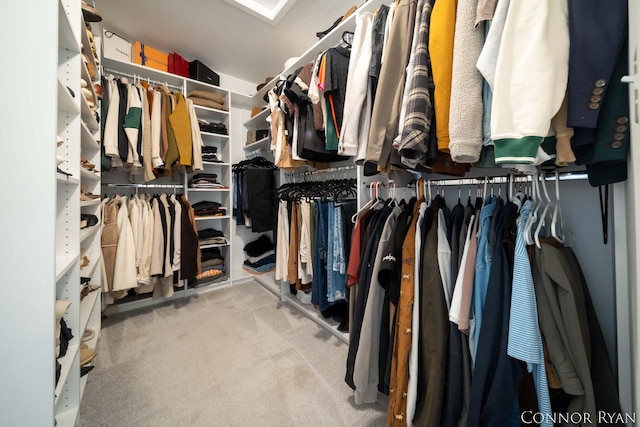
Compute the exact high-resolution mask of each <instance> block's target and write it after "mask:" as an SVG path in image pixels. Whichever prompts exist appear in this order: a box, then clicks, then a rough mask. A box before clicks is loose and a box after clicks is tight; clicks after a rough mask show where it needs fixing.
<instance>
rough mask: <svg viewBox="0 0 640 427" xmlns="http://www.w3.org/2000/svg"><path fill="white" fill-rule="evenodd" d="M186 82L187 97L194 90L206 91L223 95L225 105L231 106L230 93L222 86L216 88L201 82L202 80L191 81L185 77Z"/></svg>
mask: <svg viewBox="0 0 640 427" xmlns="http://www.w3.org/2000/svg"><path fill="white" fill-rule="evenodd" d="M184 80H185V81H186V82H187V95H189V93H190V92H191V91H192V90H206V91H209V92H213V93H217V94H218V95H222V96H223V97H224V98H225V105H226V106H229V93H230V92H229V91H228V90H226V89H223V88H221V87H220V86H215V85H212V84H209V83H205V82H201V81H200V80H195V79H190V78H188V77H185V78H184Z"/></svg>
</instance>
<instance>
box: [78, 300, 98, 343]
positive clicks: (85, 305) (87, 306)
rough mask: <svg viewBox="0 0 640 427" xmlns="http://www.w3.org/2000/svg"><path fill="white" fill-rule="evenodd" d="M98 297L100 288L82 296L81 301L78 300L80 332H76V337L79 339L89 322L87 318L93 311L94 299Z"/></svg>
mask: <svg viewBox="0 0 640 427" xmlns="http://www.w3.org/2000/svg"><path fill="white" fill-rule="evenodd" d="M99 297H100V289H98V290H97V291H93V292H89V294H88V295H87V296H86V297H84V299H83V300H82V301H80V326H79V327H80V334H78V338H79V339H80V340H82V336H83V335H84V330H85V329H86V328H87V325H88V324H89V318H90V317H91V313H92V312H93V310H94V308H95V305H96V301H98V298H99Z"/></svg>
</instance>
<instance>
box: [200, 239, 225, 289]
mask: <svg viewBox="0 0 640 427" xmlns="http://www.w3.org/2000/svg"><path fill="white" fill-rule="evenodd" d="M203 231H204V230H203ZM201 252H202V257H201V258H200V260H201V265H202V272H201V273H200V274H198V275H197V276H196V280H195V284H196V285H197V284H202V283H205V282H207V283H208V282H211V281H213V280H217V279H220V278H223V277H226V273H225V270H224V255H222V252H220V248H205V249H202V251H201Z"/></svg>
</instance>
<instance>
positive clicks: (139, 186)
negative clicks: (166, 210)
mask: <svg viewBox="0 0 640 427" xmlns="http://www.w3.org/2000/svg"><path fill="white" fill-rule="evenodd" d="M102 185H103V186H105V187H129V188H134V187H135V188H147V187H148V188H184V184H135V183H128V184H114V183H104V184H102Z"/></svg>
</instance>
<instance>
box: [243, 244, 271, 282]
mask: <svg viewBox="0 0 640 427" xmlns="http://www.w3.org/2000/svg"><path fill="white" fill-rule="evenodd" d="M244 252H245V254H246V255H247V259H246V260H245V261H244V263H243V265H242V268H244V269H245V270H246V271H248V272H249V273H251V274H263V273H266V272H267V271H271V270H273V269H275V268H276V254H275V245H274V244H273V242H272V241H271V239H269V238H268V237H267V236H264V235H263V236H260V237H259V238H258V239H257V240H254V241H253V242H250V243H247V244H246V245H245V247H244Z"/></svg>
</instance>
